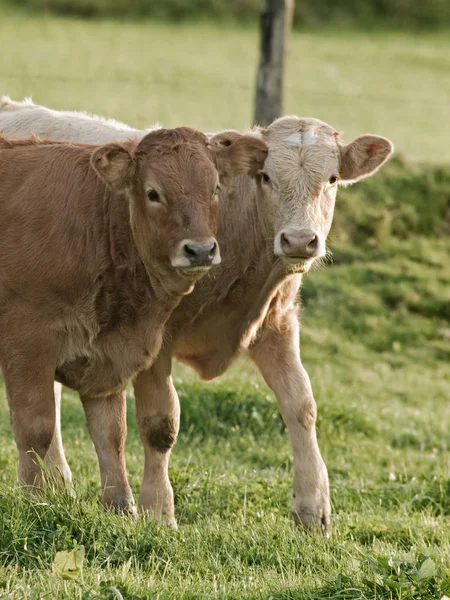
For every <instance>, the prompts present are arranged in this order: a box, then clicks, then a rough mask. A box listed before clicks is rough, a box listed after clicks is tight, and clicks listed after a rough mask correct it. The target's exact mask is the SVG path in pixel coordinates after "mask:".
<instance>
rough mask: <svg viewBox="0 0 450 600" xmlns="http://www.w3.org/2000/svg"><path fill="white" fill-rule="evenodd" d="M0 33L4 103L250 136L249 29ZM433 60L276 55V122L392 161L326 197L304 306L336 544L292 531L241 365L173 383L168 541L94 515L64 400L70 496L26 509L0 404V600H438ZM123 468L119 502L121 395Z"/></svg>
mask: <svg viewBox="0 0 450 600" xmlns="http://www.w3.org/2000/svg"><path fill="white" fill-rule="evenodd" d="M0 16H1V19H0V39H1V44H2V52H1V53H0V93H5V94H9V95H10V96H11V97H12V98H14V99H19V98H21V97H22V96H24V95H32V96H33V98H34V100H35V101H36V102H38V103H42V104H45V105H48V106H51V107H54V108H64V109H70V108H71V109H83V110H88V111H92V112H98V113H100V114H104V115H107V116H112V117H115V118H119V119H123V120H124V121H126V122H128V123H130V124H133V125H135V126H146V125H149V124H151V123H153V122H154V121H155V120H158V121H160V122H162V123H163V124H164V125H167V126H175V125H180V124H185V125H191V126H195V127H198V128H201V129H203V130H208V131H214V130H219V129H220V128H225V127H235V128H245V127H247V126H249V125H250V124H251V115H252V110H253V94H254V80H255V71H256V64H257V52H258V33H257V30H256V28H255V27H250V26H246V27H242V26H240V25H237V24H236V23H234V24H226V23H225V24H217V23H211V22H209V23H198V24H195V25H194V24H193V23H187V24H181V25H180V24H178V25H176V24H167V23H162V22H158V23H155V22H142V23H136V22H123V23H119V22H114V21H90V22H86V21H80V20H76V19H67V18H56V17H54V16H53V17H52V16H47V17H42V16H39V15H34V16H28V15H26V14H14V13H9V14H6V13H5V14H3V15H0ZM449 57H450V41H449V37H448V32H445V31H442V32H439V31H435V32H433V33H432V34H431V33H428V34H425V33H421V34H420V35H419V34H412V33H410V34H408V33H406V32H401V33H400V32H393V31H391V32H371V33H370V34H369V33H367V32H365V33H363V32H357V31H350V30H345V31H342V30H338V31H331V30H328V31H314V32H309V33H308V32H304V31H303V32H302V31H295V32H294V33H293V36H292V38H291V41H290V45H289V60H288V65H287V86H286V91H287V94H286V103H285V111H286V112H287V113H294V114H299V115H304V116H310V115H312V116H315V117H318V118H321V119H323V120H325V121H328V122H330V123H332V124H333V125H334V126H335V127H337V128H339V129H342V130H344V131H345V139H346V140H347V141H350V140H351V139H352V137H354V136H356V135H358V134H361V133H364V132H366V131H371V132H374V133H380V134H382V135H386V136H388V137H390V138H391V139H392V140H393V141H394V143H395V145H396V148H397V150H398V151H399V155H400V157H398V158H397V159H395V160H394V161H392V162H391V163H390V164H389V165H388V166H386V167H385V168H384V169H383V170H382V171H381V172H380V174H379V175H377V176H376V177H375V178H373V179H372V180H370V181H368V182H367V183H361V184H357V185H356V186H354V187H353V188H349V189H348V190H342V191H341V192H340V196H339V199H338V203H337V207H336V222H335V226H334V229H333V232H332V236H331V239H330V248H331V250H332V251H333V254H334V264H333V265H329V266H327V267H326V268H325V269H322V270H319V271H314V272H313V273H311V274H310V275H309V276H308V277H307V278H306V280H305V284H304V289H303V292H302V295H303V303H304V313H303V319H302V357H303V361H304V363H305V365H306V367H307V369H308V372H309V374H310V376H311V380H312V384H313V388H314V391H315V395H316V400H317V402H318V407H319V417H318V432H319V439H320V445H321V449H322V452H323V455H324V458H325V461H326V463H327V465H328V468H329V474H330V483H331V490H332V502H333V512H334V516H333V537H332V538H331V539H330V540H324V539H322V538H321V537H320V536H318V535H308V534H305V533H303V532H299V531H296V530H295V529H294V527H293V525H292V522H291V518H290V514H289V512H290V504H291V498H290V496H291V480H292V474H291V470H292V464H291V449H290V444H289V440H288V438H287V435H286V433H285V431H284V427H283V424H282V422H281V419H280V417H279V415H278V410H277V407H276V403H275V401H274V399H273V396H272V395H271V394H270V393H269V391H268V390H267V389H266V387H265V386H264V384H263V382H262V381H261V379H260V377H259V376H258V374H257V373H255V371H254V369H253V368H252V367H251V365H249V364H246V363H238V365H236V366H235V367H234V368H233V369H232V370H231V371H229V372H228V373H227V374H226V375H225V376H224V377H222V378H221V379H220V380H218V381H216V382H212V383H209V384H204V383H201V382H199V381H198V380H197V379H196V377H195V376H194V375H193V374H192V373H191V372H190V371H189V370H188V369H185V368H183V367H180V366H177V367H176V369H175V380H176V384H177V388H178V391H179V394H180V399H181V405H182V428H181V434H180V437H179V441H178V443H177V445H176V447H175V450H174V453H173V455H172V461H171V477H172V482H173V485H174V488H175V493H176V507H177V517H178V521H179V525H180V529H179V531H178V532H172V531H168V530H167V529H165V528H164V527H159V526H157V525H156V524H154V523H152V522H146V521H145V520H144V519H143V518H139V519H138V520H137V521H136V522H130V521H128V520H127V519H124V518H121V517H119V516H116V515H112V514H109V513H105V512H104V511H103V510H102V508H101V506H100V504H99V501H98V498H99V476H98V473H97V470H98V469H97V462H96V457H95V452H94V450H93V448H92V445H91V443H90V441H89V438H88V435H87V431H86V429H85V427H84V417H83V413H82V409H81V405H80V403H79V401H78V400H77V398H76V396H75V395H74V394H72V393H70V392H66V393H65V396H64V404H63V436H64V439H65V446H66V450H67V455H68V459H69V462H70V465H71V467H72V469H73V472H74V477H75V482H76V488H77V492H78V497H77V499H76V500H75V499H73V498H71V497H69V496H67V495H65V494H64V493H61V492H56V493H55V494H54V493H53V492H52V491H49V492H48V493H47V494H46V495H45V496H44V497H43V498H42V500H41V501H40V502H37V501H36V500H35V499H29V498H26V497H22V496H21V494H20V492H19V491H18V490H17V488H16V487H15V476H16V451H15V445H14V442H13V437H12V433H11V431H10V427H9V417H8V411H7V405H6V400H5V398H4V392H3V388H2V391H1V398H0V598H14V599H16V598H17V599H19V598H24V599H25V598H27V599H28V598H36V599H37V598H44V597H48V598H67V599H69V598H70V599H72V598H83V599H88V598H102V599H110V598H111V599H112V598H118V597H119V596H118V595H117V592H116V591H114V588H116V589H117V590H120V592H121V594H122V595H123V597H124V598H126V599H127V600H130V599H138V598H160V599H168V598H173V599H178V598H185V599H188V598H189V599H190V598H205V599H206V598H222V599H231V598H233V599H234V598H235V599H243V598H245V599H247V598H248V599H257V598H258V599H259V598H264V599H268V598H273V599H274V600H275V599H276V600H281V599H295V600H300V599H310V598H311V599H314V598H315V599H325V598H335V599H338V598H374V599H375V598H391V597H392V598H401V599H403V600H406V599H409V598H411V599H412V598H423V599H425V600H428V599H431V598H440V597H441V596H442V595H443V593H444V592H446V593H447V594H449V595H450V570H449V568H450V562H449V561H450V528H449V525H450V524H449V517H448V515H449V514H450V479H449V467H448V465H449V462H448V446H449V433H448V431H449V421H450V418H449V409H448V406H449V396H450V368H449V359H450V292H449V290H450V267H449V251H450V242H449V235H448V234H449V232H450V169H449V168H448V167H447V166H446V164H448V162H449V160H450V150H449V148H450V146H449V144H448V140H449V139H450V119H449V118H448V109H449V93H450V77H449V72H450V58H449ZM0 215H1V213H0ZM0 226H1V216H0ZM127 460H128V470H129V474H130V481H131V484H132V487H133V489H134V491H135V493H136V495H137V492H138V488H139V483H140V480H141V471H142V452H141V447H140V443H139V439H138V433H137V429H136V426H135V420H134V408H133V402H132V398H131V396H130V402H129V437H128V442H127ZM74 543H78V544H83V545H84V546H85V549H86V561H85V567H84V571H83V575H82V576H81V575H80V576H78V577H77V578H76V579H75V581H70V580H69V581H68V580H63V579H62V578H61V577H60V576H59V575H58V574H57V573H56V574H52V573H51V565H52V561H53V559H54V556H55V552H56V551H59V550H70V549H71V548H72V547H73V544H74ZM388 561H391V562H388Z"/></svg>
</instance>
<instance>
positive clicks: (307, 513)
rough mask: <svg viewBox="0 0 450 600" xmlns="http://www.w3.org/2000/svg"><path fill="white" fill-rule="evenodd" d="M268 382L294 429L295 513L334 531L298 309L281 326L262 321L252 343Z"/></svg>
mask: <svg viewBox="0 0 450 600" xmlns="http://www.w3.org/2000/svg"><path fill="white" fill-rule="evenodd" d="M249 353H250V356H251V358H252V360H253V361H254V362H255V363H256V365H257V366H258V368H259V370H260V371H261V374H262V375H263V377H264V379H265V381H266V383H267V384H268V385H269V387H270V388H271V389H272V390H273V392H274V393H275V396H276V398H277V401H278V405H279V408H280V412H281V415H282V417H283V420H284V422H285V424H286V427H287V428H288V431H289V433H290V435H291V440H292V448H293V467H294V507H293V515H294V519H295V521H296V523H297V524H301V525H304V526H305V527H307V528H310V527H317V526H319V527H320V529H321V530H322V531H323V532H324V533H325V534H326V535H328V534H329V533H330V499H329V485H328V473H327V468H326V466H325V463H324V461H323V459H322V456H321V454H320V450H319V445H318V443H317V436H316V411H317V408H316V402H315V400H314V396H313V393H312V389H311V383H310V381H309V377H308V374H307V372H306V370H305V368H304V367H303V365H302V363H301V361H300V347H299V325H298V320H297V315H296V312H295V311H294V310H292V311H290V312H288V313H286V314H285V315H283V317H282V321H281V323H279V324H278V326H277V328H276V329H271V328H270V327H268V326H267V327H263V329H262V330H261V331H260V332H259V335H258V338H257V340H256V342H255V343H254V344H253V345H252V346H251V347H250V349H249Z"/></svg>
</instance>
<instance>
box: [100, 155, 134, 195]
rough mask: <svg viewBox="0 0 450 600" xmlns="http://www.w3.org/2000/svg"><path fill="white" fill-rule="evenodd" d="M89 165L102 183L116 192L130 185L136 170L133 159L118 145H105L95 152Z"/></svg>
mask: <svg viewBox="0 0 450 600" xmlns="http://www.w3.org/2000/svg"><path fill="white" fill-rule="evenodd" d="M91 165H92V167H93V168H94V170H95V171H96V172H97V174H98V175H99V176H100V177H101V178H102V179H103V181H105V182H106V183H107V184H108V185H109V186H110V187H112V188H113V189H115V190H118V191H120V190H124V189H125V188H127V187H128V186H129V185H130V182H131V179H132V177H133V175H134V172H135V168H136V164H135V160H134V158H133V157H132V156H131V154H130V153H129V152H128V150H127V149H126V148H124V147H123V146H121V145H120V144H107V145H106V146H101V148H98V149H97V150H95V152H94V153H93V154H92V156H91Z"/></svg>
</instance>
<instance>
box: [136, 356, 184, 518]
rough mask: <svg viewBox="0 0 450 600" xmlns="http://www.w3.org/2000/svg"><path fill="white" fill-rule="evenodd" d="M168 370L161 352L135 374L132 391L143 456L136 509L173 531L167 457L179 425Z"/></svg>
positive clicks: (171, 496) (177, 402) (172, 502)
mask: <svg viewBox="0 0 450 600" xmlns="http://www.w3.org/2000/svg"><path fill="white" fill-rule="evenodd" d="M171 368H172V364H171V356H170V349H163V350H162V351H161V353H160V355H159V357H158V359H157V360H156V362H155V363H154V364H153V365H152V367H151V368H150V369H147V370H146V371H141V372H140V373H139V374H138V375H137V377H136V380H135V383H134V391H135V395H136V416H137V421H138V426H139V432H140V436H141V440H142V443H143V445H144V456H145V465H144V479H143V482H142V487H141V493H140V495H139V507H140V508H142V509H144V510H147V511H148V512H149V513H150V514H151V515H152V516H153V517H154V518H155V519H157V520H159V521H163V522H165V523H168V524H169V525H171V526H172V527H174V528H176V527H177V522H176V519H175V507H174V500H173V490H172V486H171V484H170V480H169V458H170V453H171V450H172V447H173V445H174V444H175V441H176V439H177V435H178V430H179V426H180V404H179V400H178V395H177V392H176V390H175V387H174V385H173V382H172V375H171Z"/></svg>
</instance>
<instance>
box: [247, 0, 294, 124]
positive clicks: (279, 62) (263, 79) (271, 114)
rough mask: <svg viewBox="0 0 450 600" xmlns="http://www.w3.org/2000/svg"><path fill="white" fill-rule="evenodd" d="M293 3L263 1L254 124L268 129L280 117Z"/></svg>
mask: <svg viewBox="0 0 450 600" xmlns="http://www.w3.org/2000/svg"><path fill="white" fill-rule="evenodd" d="M293 8H294V0H262V6H261V58H260V61H259V67H258V76H257V83H256V102H255V123H256V124H259V125H269V124H270V123H271V122H272V121H273V120H274V119H276V118H278V117H279V116H281V112H282V106H283V70H284V55H285V50H286V46H287V39H288V36H289V31H290V28H291V23H292V15H293Z"/></svg>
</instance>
